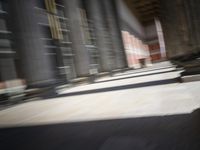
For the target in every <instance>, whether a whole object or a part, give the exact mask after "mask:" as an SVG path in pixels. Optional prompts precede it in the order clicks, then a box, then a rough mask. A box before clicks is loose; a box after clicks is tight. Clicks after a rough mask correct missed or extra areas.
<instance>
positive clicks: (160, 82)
mask: <svg viewBox="0 0 200 150" xmlns="http://www.w3.org/2000/svg"><path fill="white" fill-rule="evenodd" d="M177 82H178V78H171V79H164V80H156V81H149V82H141V83H134V84H126V85H120V86H113V87H105V88H98V89H92V90H84V91H77V92H70V93H66V94H60V95H57V96H56V97H66V96H77V95H85V94H94V93H102V92H103V93H105V92H111V91H118V90H127V89H133V88H142V87H149V86H158V85H165V84H172V83H177ZM48 98H51V97H48ZM53 98H54V97H53Z"/></svg>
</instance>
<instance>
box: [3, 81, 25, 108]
mask: <svg viewBox="0 0 200 150" xmlns="http://www.w3.org/2000/svg"><path fill="white" fill-rule="evenodd" d="M25 88H26V84H25V81H24V80H22V79H14V80H8V81H4V82H0V104H2V103H7V102H8V103H9V102H18V101H20V100H22V98H23V97H24V96H25V94H24V91H25Z"/></svg>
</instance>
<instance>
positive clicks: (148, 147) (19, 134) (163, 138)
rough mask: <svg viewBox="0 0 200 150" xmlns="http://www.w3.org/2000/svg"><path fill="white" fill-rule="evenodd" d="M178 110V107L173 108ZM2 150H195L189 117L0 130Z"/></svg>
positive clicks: (198, 143)
mask: <svg viewBox="0 0 200 150" xmlns="http://www.w3.org/2000/svg"><path fill="white" fill-rule="evenodd" d="M177 107H178V106H177ZM0 148H1V149H2V150H199V149H200V110H199V109H198V110H196V111H194V112H192V113H191V114H182V115H171V116H158V117H144V118H132V119H116V120H105V121H91V122H77V123H62V124H52V125H41V126H29V127H16V128H4V129H0Z"/></svg>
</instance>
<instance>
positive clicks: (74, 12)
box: [64, 0, 90, 77]
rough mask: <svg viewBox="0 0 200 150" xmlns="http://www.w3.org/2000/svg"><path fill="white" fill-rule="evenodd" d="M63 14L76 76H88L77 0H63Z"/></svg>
mask: <svg viewBox="0 0 200 150" xmlns="http://www.w3.org/2000/svg"><path fill="white" fill-rule="evenodd" d="M64 6H65V8H66V9H65V13H66V16H68V18H69V22H70V30H71V39H72V48H73V51H74V53H75V68H76V73H77V76H79V77H80V76H88V75H89V65H90V60H89V54H88V51H87V50H86V48H85V46H84V41H83V37H82V30H81V26H80V12H79V2H78V0H70V1H68V0H65V1H64Z"/></svg>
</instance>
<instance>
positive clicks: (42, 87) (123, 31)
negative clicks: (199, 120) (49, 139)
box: [0, 0, 200, 150]
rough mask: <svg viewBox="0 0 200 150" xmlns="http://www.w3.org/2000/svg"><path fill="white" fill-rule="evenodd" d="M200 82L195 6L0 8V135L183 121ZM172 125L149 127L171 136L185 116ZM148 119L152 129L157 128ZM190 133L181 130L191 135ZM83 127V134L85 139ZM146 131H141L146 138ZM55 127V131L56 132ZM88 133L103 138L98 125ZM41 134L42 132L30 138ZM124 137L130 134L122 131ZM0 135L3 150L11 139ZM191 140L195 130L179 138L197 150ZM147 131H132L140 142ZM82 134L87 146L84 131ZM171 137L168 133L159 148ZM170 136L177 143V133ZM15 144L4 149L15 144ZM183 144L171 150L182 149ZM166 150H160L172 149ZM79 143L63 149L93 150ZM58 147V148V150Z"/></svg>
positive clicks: (39, 1) (137, 3) (85, 0)
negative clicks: (138, 133)
mask: <svg viewBox="0 0 200 150" xmlns="http://www.w3.org/2000/svg"><path fill="white" fill-rule="evenodd" d="M199 80H200V1H199V0H0V125H1V126H2V128H5V127H10V126H13V127H15V126H26V125H27V124H28V125H33V124H34V125H40V124H50V122H51V123H52V122H53V123H61V122H62V123H63V122H79V121H91V120H106V119H119V118H121V119H122V118H135V117H144V116H160V115H161V116H162V115H175V114H187V115H189V113H191V112H192V111H194V110H195V109H197V108H199V106H200V105H199V104H200V99H199V94H198V92H199V90H200V82H199ZM82 100H85V101H82ZM44 114H45V115H44ZM187 115H186V118H187V117H188V116H187ZM195 115H196V113H195ZM198 117H199V116H198ZM31 118H32V119H31ZM169 118H170V119H169V120H171V117H169ZM178 118H179V117H178ZM180 118H181V119H180V120H179V121H180V122H181V123H180V124H178V125H177V126H176V125H175V126H173V123H172V122H173V121H172V122H171V123H170V122H168V121H167V122H166V123H164V124H161V125H160V124H159V123H158V125H160V127H161V126H162V127H163V126H164V127H163V128H162V129H163V130H164V131H165V130H167V129H169V128H168V126H167V129H166V128H165V125H166V124H167V123H169V124H170V125H171V124H172V128H173V127H174V128H173V129H172V130H171V129H169V131H171V132H172V131H176V129H180V128H179V127H180V126H179V125H183V124H182V121H183V120H184V119H185V116H183V117H182V116H181V117H180ZM154 119H155V120H156V122H157V119H158V120H159V118H154ZM154 119H153V120H154ZM150 120H151V119H150ZM164 120H165V119H164ZM167 120H168V118H167ZM172 120H173V119H172ZM175 120H176V119H175ZM159 121H160V120H159ZM159 121H158V122H159ZM121 122H123V121H120V123H119V124H121ZM125 122H127V120H126V121H125ZM125 122H124V123H125ZM128 122H129V121H128ZM136 122H140V120H139V121H136ZM141 122H142V123H141V125H143V124H145V122H147V124H151V123H152V122H151V121H149V120H148V121H141ZM161 122H162V120H161ZM189 122H190V121H189ZM195 122H196V118H195ZM132 123H133V124H132ZM162 123H163V122H162ZM105 124H106V123H105ZM105 124H104V123H103V125H102V128H103V126H104V125H105ZM111 124H115V123H111ZM122 124H123V123H122ZM152 124H154V123H152ZM186 124H187V123H186ZM194 124H195V123H194ZM194 124H193V123H192V125H191V126H192V127H191V128H190V127H189V128H190V129H193V127H194V126H195V128H196V124H195V125H194ZM131 125H133V126H135V127H136V128H135V129H138V127H140V126H141V125H140V124H135V122H134V121H133V122H132V121H131V122H130V126H131ZM187 125H188V124H187ZM189 125H190V124H189ZM189 125H188V126H189ZM193 125H194V126H193ZM63 126H64V125H62V127H63ZM72 126H73V125H72ZM91 126H92V125H90V124H89V125H86V128H87V130H89V129H88V128H90V127H91ZM110 126H111V125H110ZM152 126H153V125H152ZM152 126H151V125H150V128H148V127H147V130H148V131H149V129H152V132H154V128H151V127H152ZM64 127H65V126H64ZM67 127H68V126H66V128H67ZM70 127H71V126H70ZM73 127H74V126H73ZM84 127H85V126H84ZM123 127H124V126H123V125H122V128H123ZM154 127H155V126H154ZM181 127H182V126H181ZM58 128H59V129H58V130H59V131H60V126H59V127H58ZM96 128H97V130H95V134H94V135H99V134H101V133H98V132H100V131H102V128H101V129H99V130H98V123H97V126H96V125H95V129H96ZM109 128H111V127H109ZM183 128H184V129H185V128H187V127H185V126H184V127H182V129H183ZM45 129H46V127H44V129H43V127H42V128H39V129H38V130H39V131H40V130H45ZM78 129H79V128H78ZM127 129H129V127H125V128H124V130H127ZM162 129H161V130H162ZM5 130H6V132H5V131H4V130H3V129H2V131H3V132H2V134H0V135H2V136H3V138H2V139H3V140H4V141H3V143H4V145H3V146H5V145H6V144H5V143H6V142H5V141H7V140H8V139H10V138H8V136H7V135H10V134H11V135H12V134H13V132H12V131H10V130H7V129H5ZM16 130H17V131H18V129H16ZM58 130H55V131H56V132H57V131H58ZM66 130H68V128H67V129H66ZM75 130H76V129H75ZM75 130H74V131H75ZM80 130H81V129H80ZM130 130H132V129H130ZM0 131H1V130H0ZM30 131H31V132H30V133H29V132H28V133H29V134H28V133H27V132H25V131H23V133H24V134H25V137H26V138H27V135H26V133H27V134H28V137H29V135H30V136H31V135H33V134H34V132H33V133H32V128H31V129H30ZM45 131H46V130H45ZM59 131H58V132H59ZM96 131H98V132H97V133H96ZM108 131H109V130H108ZM117 131H118V128H117ZM120 131H121V130H120ZM120 131H119V132H120ZM136 131H137V130H136ZM138 131H140V129H139V130H138ZM148 131H147V132H148ZM197 131H200V130H199V127H198V128H197V129H196V130H195V132H194V131H193V130H192V131H188V132H186V131H185V132H186V133H184V136H185V137H186V135H187V134H190V135H191V136H192V137H193V138H194V139H195V140H194V141H196V143H195V144H196V145H195V144H194V143H189V144H188V145H193V146H194V147H193V148H191V149H199V148H200V146H199V144H198V142H197V141H198V140H199V139H200V138H199V134H197V133H199V132H197ZM7 132H8V133H7ZM80 132H81V133H83V135H82V134H80V136H81V138H83V137H86V139H87V138H89V137H90V134H89V133H88V135H87V134H86V133H85V132H82V130H81V131H80ZM88 132H89V131H88ZM105 132H107V130H106V131H105ZM134 132H135V131H134ZM147 132H145V133H143V132H142V127H141V135H143V134H144V137H146V133H147ZM155 132H156V133H161V132H162V131H155ZM177 132H178V131H177ZM180 132H181V133H182V130H181V131H180ZM3 133H6V134H3ZM67 133H69V132H67ZM113 133H114V131H113ZM113 133H112V134H113ZM122 133H126V131H125V132H123V131H122ZM172 133H173V132H172ZM193 133H195V134H193ZM76 135H79V133H74V135H73V136H72V137H73V138H74V137H75V136H76ZM91 135H92V136H91V137H92V138H93V137H95V136H94V135H93V130H91ZM122 135H123V134H122ZM170 135H172V134H168V133H167V139H168V137H169V136H170ZM176 135H178V137H179V136H180V137H181V134H179V132H178V133H177V134H176ZM17 136H18V135H17V134H16V136H14V137H13V139H12V138H11V141H12V142H14V141H16V139H15V137H17ZM45 136H47V134H45ZM63 136H66V135H63ZM82 136H83V137H82ZM152 136H154V134H153V135H152ZM184 136H183V137H184ZM4 137H5V138H4ZM6 137H7V140H5V139H6ZM9 137H10V136H9ZM40 137H41V135H40ZM67 137H68V136H67ZM91 137H90V138H91ZM102 137H104V135H102ZM158 137H159V138H160V137H165V136H164V135H162V136H158ZM90 138H89V140H88V141H89V142H90V141H91V139H92V138H91V139H90ZM188 138H191V137H188ZM83 139H84V138H83ZM100 139H101V138H100ZM55 140H56V138H55ZM69 140H71V139H70V138H69ZM164 140H166V139H164ZM184 140H185V141H187V140H188V139H184ZM184 140H182V141H181V142H180V143H184V142H183V141H184ZM58 141H59V139H58ZM88 141H87V142H88ZM96 141H98V140H96ZM100 141H101V142H100V143H101V144H100V145H101V146H102V145H103V146H102V147H101V146H100V147H101V149H102V150H104V149H105V150H106V149H115V150H118V149H120V146H115V145H116V143H121V142H122V143H121V144H122V145H129V146H128V147H126V148H124V147H123V146H122V147H121V149H123V150H125V149H127V150H129V149H131V148H134V149H135V148H136V149H137V148H138V149H159V146H158V147H156V146H155V147H154V146H153V147H151V146H150V147H148V146H147V147H143V146H144V145H148V144H144V143H145V142H146V141H145V142H144V140H143V138H142V139H141V138H139V139H135V138H134V140H133V139H132V138H130V137H128V138H125V139H124V138H123V139H121V138H119V139H118V138H117V139H116V138H111V139H109V140H108V143H109V144H108V143H107V142H105V143H104V142H103V140H102V139H101V140H100ZM166 141H167V140H166ZM174 141H176V140H173V142H172V143H171V144H169V143H168V144H167V145H168V146H169V145H172V146H173V145H175V143H176V142H174ZM18 142H19V141H18ZM18 142H16V143H15V142H14V143H15V144H16V145H15V146H16V147H17V148H20V147H21V146H22V145H27V146H28V147H26V146H25V147H26V149H31V148H30V147H29V146H30V145H31V143H32V142H31V140H28V142H27V143H29V144H24V143H23V142H21V144H19V143H20V142H19V143H18ZM38 142H39V141H38ZM79 142H80V141H79ZM87 142H86V143H87ZM190 142H192V141H190ZM72 143H73V142H72ZM75 143H76V142H75ZM86 143H84V144H83V143H82V144H83V145H81V144H80V143H79V144H80V145H79V146H80V147H76V144H75V145H74V143H73V144H71V147H68V148H69V149H70V148H71V149H79V148H81V147H86V148H84V149H87V148H88V149H99V147H98V146H97V147H98V148H97V147H95V146H96V145H95V144H94V145H93V146H94V147H90V146H89V147H88V145H87V144H86ZM92 143H93V142H92ZM94 143H95V142H94ZM97 143H98V142H97ZM97 143H96V144H97ZM103 143H104V144H103ZM110 143H111V147H109V146H110ZM113 143H114V144H113ZM133 143H135V144H133ZM136 143H137V144H136ZM138 143H139V145H138ZM147 143H148V142H147ZM157 143H161V145H162V146H163V147H162V148H160V149H164V147H166V146H164V145H165V144H166V143H165V142H164V143H165V144H163V141H157ZM46 144H47V145H48V143H46ZM46 144H44V145H46ZM57 144H58V143H57ZM186 144H187V142H186ZM58 145H60V144H58ZM61 145H62V144H61ZM69 145H70V144H69ZM89 145H90V144H89ZM97 145H98V144H97ZM105 145H106V146H105ZM135 145H136V147H134V146H135ZM54 146H55V145H54ZM67 146H68V145H67V144H66V145H65V144H64V146H63V147H62V146H60V148H59V149H62V148H63V149H64V148H66V147H67ZM74 146H75V147H74ZM13 147H14V146H13ZM50 147H51V146H50ZM50 147H46V148H44V147H43V149H49V148H50ZM55 147H56V146H55ZM32 148H33V147H32ZM166 148H167V147H166ZM173 148H174V147H170V148H169V147H168V149H173ZM184 148H185V149H187V148H188V149H190V148H189V147H187V146H185V145H184V146H183V147H181V148H180V147H176V148H175V149H184ZM5 149H6V148H5ZM8 149H9V147H8ZM10 149H11V147H10ZM12 149H13V148H12ZM14 149H15V148H14ZM22 149H23V146H22V147H21V148H20V150H22ZM36 149H41V147H37V148H36ZM52 149H53V148H52ZM121 149H120V150H121Z"/></svg>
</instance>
